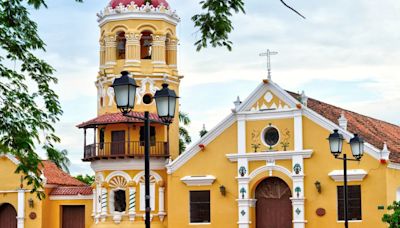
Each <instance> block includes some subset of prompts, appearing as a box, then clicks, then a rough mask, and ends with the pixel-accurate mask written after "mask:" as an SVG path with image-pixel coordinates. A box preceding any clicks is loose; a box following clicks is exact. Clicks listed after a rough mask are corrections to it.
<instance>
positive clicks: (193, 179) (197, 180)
mask: <svg viewBox="0 0 400 228" xmlns="http://www.w3.org/2000/svg"><path fill="white" fill-rule="evenodd" d="M215 179H216V178H215V177H214V176H211V175H207V176H185V177H183V178H181V181H182V182H183V183H185V184H186V185H187V186H210V185H212V184H213V183H214V181H215Z"/></svg>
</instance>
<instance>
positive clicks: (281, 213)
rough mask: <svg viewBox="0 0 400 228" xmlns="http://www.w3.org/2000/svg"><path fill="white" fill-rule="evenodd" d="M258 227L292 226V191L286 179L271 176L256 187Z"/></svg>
mask: <svg viewBox="0 0 400 228" xmlns="http://www.w3.org/2000/svg"><path fill="white" fill-rule="evenodd" d="M255 195H256V199H257V203H256V228H276V227H279V228H291V227H292V226H293V224H292V218H293V214H292V213H293V212H292V202H291V200H290V197H291V196H292V192H291V190H290V187H289V186H288V185H287V184H286V182H285V181H283V180H282V179H280V178H278V177H270V178H266V179H265V180H263V181H261V182H260V184H259V185H258V186H257V188H256V192H255Z"/></svg>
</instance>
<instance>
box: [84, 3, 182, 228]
mask: <svg viewBox="0 0 400 228" xmlns="http://www.w3.org/2000/svg"><path fill="white" fill-rule="evenodd" d="M97 16H98V23H99V27H100V39H99V42H100V66H99V73H98V76H97V78H96V82H95V85H96V87H97V99H98V103H97V117H96V118H94V119H92V120H89V121H86V122H83V123H81V124H80V125H78V127H79V128H82V129H84V137H85V140H84V144H85V145H84V156H83V161H85V162H90V163H91V167H92V169H93V170H94V171H95V173H96V181H95V184H94V185H93V187H94V190H93V192H94V196H95V197H94V201H93V208H94V209H93V214H92V215H93V219H94V221H95V222H94V225H93V227H119V226H124V227H125V226H126V225H129V224H143V225H144V223H143V220H144V214H145V211H144V202H145V199H144V172H143V170H144V127H143V122H142V121H141V120H140V119H135V118H128V117H125V116H123V115H122V114H121V112H120V110H118V109H117V107H116V103H115V100H114V90H113V88H112V87H111V85H112V83H113V82H114V80H115V79H116V78H119V77H121V72H122V71H127V72H129V76H130V77H133V78H134V79H135V80H136V83H137V84H138V86H139V88H137V91H136V99H135V100H136V104H135V108H134V110H133V111H132V112H131V113H130V115H131V116H137V117H142V116H143V112H144V111H149V112H150V118H151V119H153V120H158V116H157V110H156V104H155V101H154V99H153V97H154V95H155V92H156V91H157V90H160V89H161V88H162V84H164V83H167V84H169V88H170V89H172V90H174V91H175V92H176V93H177V95H178V96H179V84H180V80H181V79H182V77H181V76H179V74H178V70H177V43H178V38H177V37H176V26H177V24H178V23H179V21H180V19H179V17H178V15H177V14H176V13H175V11H173V10H172V9H171V8H170V6H169V4H168V2H167V1H166V0H111V2H110V3H109V5H108V6H107V7H106V8H105V9H104V10H103V11H101V12H100V13H98V14H97ZM175 112H176V114H175V116H176V117H177V116H178V112H179V104H178V105H177V108H176V110H175ZM178 122H179V121H178V119H177V118H176V119H175V120H174V122H173V123H172V124H171V125H170V127H169V128H167V127H166V126H164V125H162V124H159V123H156V122H154V123H152V124H151V127H150V144H151V145H150V146H151V148H150V157H151V160H150V168H151V187H150V192H151V194H150V195H151V216H152V227H167V224H168V219H167V212H166V208H167V206H166V205H165V203H166V202H164V199H165V197H166V196H165V194H167V192H168V189H166V180H167V174H166V171H165V164H166V163H167V162H168V160H169V159H175V158H176V157H177V156H178V155H179V126H178V124H179V123H178ZM91 129H92V130H93V143H90V140H89V139H87V133H90V134H92V133H91V132H90V130H91ZM88 131H89V132H88ZM143 227H144V226H143Z"/></svg>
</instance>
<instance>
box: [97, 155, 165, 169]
mask: <svg viewBox="0 0 400 228" xmlns="http://www.w3.org/2000/svg"><path fill="white" fill-rule="evenodd" d="M165 164H166V159H165V158H150V169H152V170H164V169H165ZM90 166H91V167H92V169H93V171H95V172H101V171H106V170H114V171H123V170H132V169H133V170H143V169H144V160H143V159H137V158H132V159H121V160H98V161H93V162H92V163H91V164H90Z"/></svg>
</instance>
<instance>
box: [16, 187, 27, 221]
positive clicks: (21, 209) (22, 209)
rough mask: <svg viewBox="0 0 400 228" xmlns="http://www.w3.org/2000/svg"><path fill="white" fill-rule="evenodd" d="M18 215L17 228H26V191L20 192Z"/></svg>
mask: <svg viewBox="0 0 400 228" xmlns="http://www.w3.org/2000/svg"><path fill="white" fill-rule="evenodd" d="M17 210H18V212H17V213H18V214H17V227H18V228H24V226H25V190H24V189H19V190H18V208H17Z"/></svg>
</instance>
